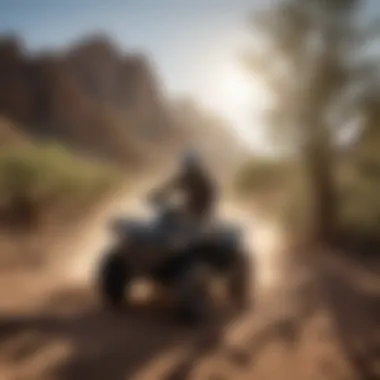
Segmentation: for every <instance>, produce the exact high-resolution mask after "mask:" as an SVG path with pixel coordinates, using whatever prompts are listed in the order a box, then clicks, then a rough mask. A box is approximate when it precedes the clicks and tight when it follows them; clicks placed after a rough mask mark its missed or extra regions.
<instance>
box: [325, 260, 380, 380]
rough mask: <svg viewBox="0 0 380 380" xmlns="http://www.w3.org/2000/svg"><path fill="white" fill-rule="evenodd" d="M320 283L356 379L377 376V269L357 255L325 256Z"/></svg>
mask: <svg viewBox="0 0 380 380" xmlns="http://www.w3.org/2000/svg"><path fill="white" fill-rule="evenodd" d="M321 269H322V270H321V271H320V275H321V284H322V286H323V289H324V294H325V298H326V301H327V303H328V307H329V309H330V313H331V316H332V320H333V324H334V328H335V331H336V332H337V335H338V338H339V341H340V344H341V347H342V350H343V352H344V353H345V356H346V358H347V360H348V361H349V362H350V363H351V365H352V368H353V369H354V370H355V372H356V376H357V378H358V379H360V380H378V379H380V271H379V268H375V267H374V266H372V267H371V266H368V263H367V262H365V261H362V260H359V259H356V260H353V259H352V258H350V259H348V258H342V257H339V258H337V257H329V258H325V260H324V262H323V265H322V268H321Z"/></svg>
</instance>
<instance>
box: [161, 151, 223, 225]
mask: <svg viewBox="0 0 380 380" xmlns="http://www.w3.org/2000/svg"><path fill="white" fill-rule="evenodd" d="M175 191H178V192H180V193H182V194H183V195H184V198H185V199H184V205H183V211H184V215H185V216H186V217H187V218H188V220H190V221H193V222H194V223H196V224H197V225H198V226H201V225H203V222H206V223H207V221H209V220H210V217H211V216H212V214H213V211H214V205H215V202H216V188H215V185H214V182H213V180H212V179H211V177H210V175H209V173H208V172H207V170H206V168H205V167H204V165H203V162H202V159H201V157H200V155H199V154H198V152H197V151H195V150H192V149H191V150H188V151H187V152H185V154H184V156H183V158H182V162H181V167H180V171H179V173H177V174H176V175H174V176H173V177H172V178H171V179H170V180H169V181H168V182H167V183H166V184H164V186H163V187H162V188H161V189H160V190H159V194H160V195H161V194H162V195H165V196H166V195H169V194H172V193H173V192H175Z"/></svg>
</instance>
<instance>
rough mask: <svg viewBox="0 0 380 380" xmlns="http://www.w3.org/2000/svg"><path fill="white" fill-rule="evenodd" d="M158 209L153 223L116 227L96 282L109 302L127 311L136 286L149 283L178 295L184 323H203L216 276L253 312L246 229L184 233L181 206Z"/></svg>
mask: <svg viewBox="0 0 380 380" xmlns="http://www.w3.org/2000/svg"><path fill="white" fill-rule="evenodd" d="M153 205H154V206H155V207H157V213H156V217H154V218H153V220H148V221H144V220H127V219H116V220H114V221H113V222H112V224H111V229H112V231H113V233H114V235H115V237H116V243H115V244H114V246H113V247H112V248H111V249H110V250H109V251H108V252H107V253H106V254H105V255H104V257H103V258H102V261H101V263H100V268H99V272H98V279H97V281H98V288H99V292H100V294H101V296H102V298H103V300H104V302H105V303H106V304H108V305H110V306H113V307H117V308H118V307H120V306H122V304H123V302H124V299H125V296H126V295H127V294H126V293H127V292H128V289H129V288H130V286H131V284H132V282H133V281H134V280H135V279H138V278H147V279H149V280H150V281H153V283H156V284H158V285H160V286H161V287H162V286H163V287H164V288H166V289H168V290H169V292H171V293H172V294H173V296H174V297H173V299H174V310H175V313H176V315H177V316H178V317H179V318H180V320H182V321H183V322H187V323H198V322H201V321H202V320H204V319H205V317H206V315H207V314H208V311H209V310H208V309H209V305H210V302H209V301H210V299H209V297H210V291H209V290H210V284H211V280H212V277H213V276H212V274H215V275H218V276H219V277H222V278H223V279H224V280H225V282H226V284H227V294H228V295H229V298H230V300H231V301H232V303H233V304H234V305H235V306H236V307H238V308H239V309H246V308H247V307H249V305H250V302H251V290H252V283H251V277H252V274H253V272H252V270H253V265H252V264H253V263H252V258H251V256H250V255H249V254H248V252H247V251H246V250H245V249H244V247H243V243H242V240H243V239H242V233H241V230H240V229H239V228H238V227H237V226H235V225H230V224H226V223H212V225H211V224H210V225H208V226H207V227H202V228H198V229H195V230H196V231H194V228H193V230H192V231H191V233H190V232H189V231H186V232H184V230H185V228H183V226H182V224H181V220H183V215H182V213H181V210H180V208H179V207H178V206H176V205H173V204H172V203H170V202H153ZM210 274H211V275H210Z"/></svg>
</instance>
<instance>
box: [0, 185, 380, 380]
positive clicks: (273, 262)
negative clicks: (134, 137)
mask: <svg viewBox="0 0 380 380" xmlns="http://www.w3.org/2000/svg"><path fill="white" fill-rule="evenodd" d="M144 186H146V184H145V185H144ZM143 188H144V187H142V188H141V189H138V190H136V191H135V193H134V194H129V195H128V197H117V198H116V199H114V200H113V201H112V202H110V204H109V205H108V206H107V207H106V208H105V209H104V210H101V211H100V212H98V213H97V214H94V215H93V216H92V218H90V220H89V221H88V223H86V226H85V228H82V229H81V231H72V233H71V234H69V235H68V236H65V237H61V239H60V240H59V241H57V242H56V244H55V245H54V246H51V251H52V253H51V258H52V259H51V261H50V262H48V265H47V266H45V267H43V268H42V269H41V270H37V269H33V270H31V269H29V270H28V269H24V270H22V269H18V270H16V269H15V270H13V271H11V272H9V271H8V272H2V273H1V278H0V380H34V379H35V380H48V379H57V380H64V379H65V380H66V379H67V380H69V379H70V380H87V379H88V380H90V379H92V380H96V379H99V380H103V379H104V380H125V379H131V380H132V379H133V380H135V379H136V380H137V379H138V380H143V379H147V380H160V379H162V380H191V379H197V380H243V379H247V380H248V379H250V380H252V379H257V380H261V379H262V380H269V379H276V380H277V379H281V380H286V379H290V380H296V379H300V380H306V379H310V380H312V379H315V380H317V379H321V380H322V379H325V380H329V379H334V380H349V379H358V380H360V379H378V378H379V376H380V368H379V365H380V306H379V305H380V302H379V301H380V280H379V278H380V276H379V272H377V271H376V270H375V268H374V266H373V265H371V266H368V267H366V266H365V265H360V266H359V265H358V264H357V263H353V262H352V261H349V260H348V259H347V260H343V259H341V258H338V256H337V255H334V254H331V255H330V254H318V256H313V255H312V254H311V252H297V254H296V252H294V251H292V250H290V249H289V247H288V246H287V243H286V239H285V238H284V236H283V235H282V233H281V230H280V229H279V228H278V226H276V225H275V224H273V223H271V222H270V221H268V220H264V219H263V218H259V217H258V216H257V215H256V218H254V217H253V215H254V214H255V213H254V212H253V211H252V210H250V209H249V208H248V207H246V208H245V210H241V209H239V208H237V207H234V205H233V204H232V203H225V204H224V205H223V208H222V214H224V215H225V216H228V217H229V218H236V219H237V220H239V221H240V222H241V223H242V224H243V225H244V226H245V227H246V236H247V244H248V245H249V247H250V251H251V252H252V254H253V255H256V258H257V263H258V264H257V265H258V267H257V268H258V277H257V280H258V281H257V282H258V286H257V288H256V289H255V292H254V299H255V307H254V308H252V310H251V311H248V312H246V313H245V314H244V315H231V313H228V315H227V313H220V314H219V315H218V316H215V319H214V320H213V322H211V323H210V324H209V325H207V326H204V327H202V328H199V329H197V330H193V329H185V328H183V327H180V326H178V325H176V324H175V323H174V322H173V321H172V320H171V319H170V316H169V315H168V313H167V312H166V310H165V309H164V308H163V307H160V306H153V305H147V306H140V307H136V308H134V309H132V310H126V311H125V312H122V313H120V314H114V313H111V312H110V311H106V310H102V309H101V307H100V305H99V303H98V301H97V298H96V294H95V292H94V286H93V281H92V280H93V269H94V266H95V264H96V263H97V260H98V259H99V255H100V254H101V252H102V251H103V250H104V249H105V248H106V247H107V245H108V244H111V243H112V240H111V239H110V236H109V235H108V233H107V229H106V228H105V225H106V222H107V221H108V220H109V218H110V217H112V216H114V215H117V214H123V213H128V214H134V213H136V215H142V214H143V213H144V212H147V211H148V210H145V209H144V206H143V205H142V204H140V203H139V200H140V199H141V195H142V194H143ZM310 257H312V259H311V258H310Z"/></svg>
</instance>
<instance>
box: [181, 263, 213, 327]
mask: <svg viewBox="0 0 380 380" xmlns="http://www.w3.org/2000/svg"><path fill="white" fill-rule="evenodd" d="M209 285H210V284H209V276H208V274H207V270H206V268H205V267H204V266H202V265H200V264H196V263H194V264H192V265H189V266H188V267H187V268H185V269H183V271H181V274H180V275H179V276H178V278H177V281H176V283H175V287H176V288H175V294H176V297H175V311H176V315H177V317H178V318H179V320H180V321H181V322H183V323H185V324H187V325H193V326H194V325H199V324H200V323H202V322H203V321H205V319H206V318H207V316H208V312H209V306H210V298H209V296H210V294H209V290H210V289H209V288H210V286H209Z"/></svg>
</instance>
